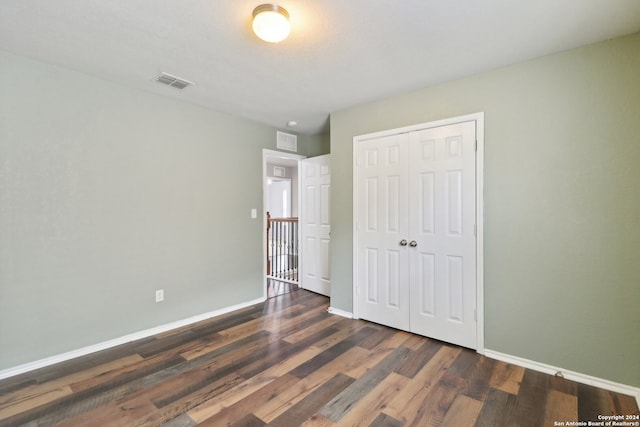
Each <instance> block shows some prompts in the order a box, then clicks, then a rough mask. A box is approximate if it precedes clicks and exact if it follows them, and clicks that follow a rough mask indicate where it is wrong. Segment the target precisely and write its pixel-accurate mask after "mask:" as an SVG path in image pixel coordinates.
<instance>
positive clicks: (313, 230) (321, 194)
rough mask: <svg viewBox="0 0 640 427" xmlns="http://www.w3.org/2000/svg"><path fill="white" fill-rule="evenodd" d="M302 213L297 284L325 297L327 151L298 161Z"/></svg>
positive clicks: (328, 286)
mask: <svg viewBox="0 0 640 427" xmlns="http://www.w3.org/2000/svg"><path fill="white" fill-rule="evenodd" d="M299 170H300V187H301V189H302V191H301V200H300V201H301V206H302V212H301V215H300V222H301V224H300V234H301V236H300V240H301V243H302V251H301V257H302V274H301V281H300V286H301V287H302V288H304V289H308V290H310V291H313V292H317V293H319V294H322V295H326V296H329V295H330V294H331V278H330V273H329V242H330V234H331V223H330V222H329V196H330V192H331V157H330V155H329V154H326V155H324V156H318V157H311V158H309V159H304V160H300V168H299Z"/></svg>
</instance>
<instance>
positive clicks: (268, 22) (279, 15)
mask: <svg viewBox="0 0 640 427" xmlns="http://www.w3.org/2000/svg"><path fill="white" fill-rule="evenodd" d="M289 31H291V25H290V24H289V13H288V12H287V11H286V10H285V9H284V8H283V7H281V6H278V5H277V4H261V5H260V6H258V7H256V8H255V9H253V32H254V33H256V35H257V36H258V37H260V38H261V39H262V40H264V41H266V42H270V43H278V42H280V41H282V40H284V39H286V38H287V36H289Z"/></svg>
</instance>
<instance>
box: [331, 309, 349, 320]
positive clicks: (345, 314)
mask: <svg viewBox="0 0 640 427" xmlns="http://www.w3.org/2000/svg"><path fill="white" fill-rule="evenodd" d="M327 312H328V313H331V314H335V315H336V316H342V317H346V318H348V319H353V313H351V312H349V311H344V310H340V309H339V308H335V307H329V308H328V309H327Z"/></svg>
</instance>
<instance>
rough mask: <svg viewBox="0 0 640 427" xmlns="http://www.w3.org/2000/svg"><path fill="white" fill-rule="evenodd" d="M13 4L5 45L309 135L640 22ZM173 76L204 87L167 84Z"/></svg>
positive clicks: (611, 16)
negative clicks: (369, 109) (287, 23)
mask: <svg viewBox="0 0 640 427" xmlns="http://www.w3.org/2000/svg"><path fill="white" fill-rule="evenodd" d="M261 3H262V1H261V0H251V1H250V0H206V1H205V0H100V1H98V0H1V1H0V48H1V49H4V50H7V51H9V52H13V53H17V54H20V55H24V56H27V57H32V58H35V59H39V60H42V61H45V62H48V63H52V64H55V65H61V66H64V67H68V68H71V69H74V70H77V71H81V72H83V73H86V74H89V75H93V76H97V77H100V78H103V79H106V80H109V81H113V82H116V83H120V84H122V85H125V86H129V87H133V88H139V89H142V90H145V91H149V92H154V93H157V94H161V95H165V96H169V97H174V98H179V99H183V100H186V101H189V102H193V103H196V104H199V105H203V106H206V107H209V108H211V109H214V110H217V111H222V112H226V113H230V114H233V115H237V116H242V117H246V118H249V119H252V120H256V121H258V122H262V123H266V124H269V125H272V126H274V127H278V128H282V129H286V123H287V121H289V120H296V121H297V122H298V127H297V128H295V129H293V130H294V131H295V132H297V133H303V134H316V133H320V132H323V131H326V130H327V129H328V116H329V114H330V113H332V112H335V111H339V110H341V109H344V108H348V107H351V106H354V105H358V104H361V103H364V102H368V101H373V100H376V99H380V98H384V97H387V96H389V95H392V94H396V93H400V92H405V91H411V90H415V89H418V88H422V87H426V86H429V85H433V84H436V83H440V82H443V81H447V80H451V79H455V78H459V77H462V76H466V75H471V74H475V73H478V72H481V71H484V70H488V69H492V68H496V67H500V66H504V65H508V64H512V63H515V62H520V61H523V60H527V59H531V58H535V57H539V56H542V55H546V54H549V53H553V52H558V51H562V50H566V49H571V48H574V47H577V46H581V45H585V44H589V43H593V42H597V41H601V40H605V39H609V38H613V37H617V36H620V35H624V34H630V33H634V32H637V31H639V30H640V0H533V1H531V0H529V1H525V0H438V1H436V0H281V1H279V4H280V5H281V6H283V7H285V8H286V9H287V10H288V11H289V14H290V17H291V26H292V31H291V35H290V37H289V38H288V39H287V40H285V41H283V42H281V43H279V44H269V43H265V42H262V41H261V40H259V39H257V37H255V35H253V33H252V32H251V13H252V11H253V9H254V7H256V6H257V5H259V4H261ZM161 71H164V72H167V73H170V74H174V75H177V76H179V77H182V78H184V79H187V80H190V81H194V82H196V85H195V86H192V87H189V88H187V89H185V90H184V91H179V90H177V89H174V88H170V87H165V86H162V85H160V84H158V83H155V82H154V81H153V80H154V77H155V76H156V75H157V74H159V73H160V72H161Z"/></svg>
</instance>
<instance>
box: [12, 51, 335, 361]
mask: <svg viewBox="0 0 640 427" xmlns="http://www.w3.org/2000/svg"><path fill="white" fill-rule="evenodd" d="M194 89H195V90H197V88H194ZM187 90H190V89H187ZM275 139H276V129H274V128H271V127H268V126H264V125H261V124H257V123H254V122H250V121H247V120H245V119H240V118H235V117H231V116H228V115H224V114H219V113H216V112H213V111H211V110H207V109H204V108H201V107H198V106H194V105H191V104H187V103H184V102H181V101H176V100H172V99H169V98H165V97H160V96H156V95H153V94H150V93H146V92H142V91H136V90H131V89H127V88H124V87H122V86H118V85H115V84H112V83H109V82H106V81H103V80H99V79H95V78H92V77H89V76H86V75H83V74H79V73H76V72H73V71H69V70H66V69H62V68H58V67H54V66H51V65H46V64H43V63H40V62H36V61H31V60H28V59H25V58H22V57H18V56H14V55H12V54H9V53H6V52H0V370H2V369H7V368H10V367H13V366H17V365H19V364H23V363H27V362H31V361H34V360H38V359H41V358H45V357H48V356H52V355H56V354H60V353H63V352H67V351H71V350H75V349H78V348H82V347H85V346H89V345H92V344H96V343H100V342H103V341H106V340H109V339H113V338H118V337H121V336H123V335H126V334H129V333H133V332H138V331H140V330H144V329H147V328H151V327H155V326H159V325H162V324H166V323H169V322H173V321H176V320H181V319H185V318H188V317H191V316H194V315H198V314H202V313H206V312H210V311H213V310H216V309H220V308H223V307H228V306H231V305H234V304H238V303H242V302H245V301H251V300H253V299H256V298H260V297H262V294H263V290H262V283H263V281H262V277H263V276H262V271H261V270H262V221H261V220H260V219H256V220H252V219H251V218H250V211H251V209H252V208H256V209H258V212H261V211H262V176H261V175H262V149H263V148H269V149H275ZM326 140H328V138H327V137H326V136H325V137H322V136H318V137H301V138H300V140H299V148H300V154H312V153H314V152H316V151H322V150H326V149H328V144H327V142H326ZM322 147H325V148H322ZM160 288H163V289H164V290H165V301H164V302H163V303H161V304H156V303H155V300H154V295H155V290H156V289H160Z"/></svg>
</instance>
